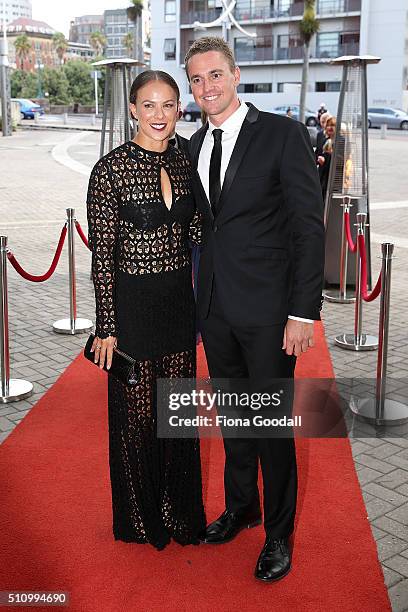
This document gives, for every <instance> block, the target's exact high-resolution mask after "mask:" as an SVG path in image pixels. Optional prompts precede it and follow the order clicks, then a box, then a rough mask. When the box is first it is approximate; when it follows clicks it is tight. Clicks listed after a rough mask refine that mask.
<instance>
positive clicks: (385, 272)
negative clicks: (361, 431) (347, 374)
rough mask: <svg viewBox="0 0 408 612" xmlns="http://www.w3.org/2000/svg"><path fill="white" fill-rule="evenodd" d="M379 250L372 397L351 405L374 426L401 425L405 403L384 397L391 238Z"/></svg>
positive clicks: (406, 416)
mask: <svg viewBox="0 0 408 612" xmlns="http://www.w3.org/2000/svg"><path fill="white" fill-rule="evenodd" d="M381 252H382V268H381V303H380V319H379V330H378V338H379V350H378V359H377V378H376V390H375V399H366V400H360V401H359V402H357V404H351V405H350V408H351V410H352V412H354V413H355V414H356V416H357V418H359V419H361V420H363V421H366V422H368V423H371V424H373V425H375V426H376V427H384V426H386V425H391V426H392V425H403V424H404V423H408V406H407V405H406V404H403V403H401V402H397V401H395V400H391V399H388V398H386V387H387V360H388V332H389V325H390V297H391V264H392V259H393V253H394V245H393V244H392V243H390V242H384V243H383V244H382V245H381Z"/></svg>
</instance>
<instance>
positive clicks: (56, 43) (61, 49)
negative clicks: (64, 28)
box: [52, 32, 68, 66]
mask: <svg viewBox="0 0 408 612" xmlns="http://www.w3.org/2000/svg"><path fill="white" fill-rule="evenodd" d="M52 45H53V47H54V49H55V51H56V52H57V55H58V58H59V61H60V64H61V66H62V64H63V63H64V56H65V52H66V50H67V48H68V42H67V39H66V38H65V36H64V35H63V33H62V32H55V34H54V35H53V37H52Z"/></svg>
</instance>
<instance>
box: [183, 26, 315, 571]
mask: <svg viewBox="0 0 408 612" xmlns="http://www.w3.org/2000/svg"><path fill="white" fill-rule="evenodd" d="M185 67H186V72H187V75H188V79H189V82H190V85H191V89H192V92H193V95H194V99H195V101H196V102H197V104H198V105H199V106H200V107H201V108H202V110H203V111H205V113H206V114H207V117H208V122H207V123H206V124H205V125H204V126H203V127H202V128H201V129H199V130H198V131H197V132H196V133H195V134H194V135H193V136H192V138H191V141H190V155H191V160H192V164H193V167H194V168H195V169H196V173H195V174H194V175H193V176H194V189H195V192H196V198H197V205H198V207H199V209H200V211H201V212H202V215H203V236H204V238H203V246H202V247H201V254H200V266H199V273H198V299H197V302H198V315H199V324H200V329H201V333H202V337H203V342H204V348H205V352H206V356H207V362H208V366H209V371H210V376H211V378H213V379H214V378H218V379H229V380H232V379H248V380H249V384H250V385H251V388H252V389H255V390H257V389H258V388H259V389H260V388H266V387H265V381H267V384H268V383H269V381H270V380H271V379H273V378H275V379H276V378H285V379H287V378H288V379H291V378H292V377H293V371H294V366H295V361H296V356H298V355H300V353H302V352H305V351H306V350H308V347H311V346H313V320H315V319H319V318H320V316H319V311H320V308H321V289H322V284H323V262H324V231H323V222H322V213H323V203H322V199H321V193H320V185H319V180H318V176H317V170H316V165H315V160H314V154H313V150H312V147H311V144H310V140H309V135H308V132H307V129H306V128H305V126H304V125H302V124H300V123H299V122H298V121H294V120H291V119H288V118H286V117H280V116H278V115H273V114H270V113H263V112H260V111H258V110H257V109H256V108H255V107H254V106H253V105H246V104H245V103H244V102H240V100H239V99H238V97H237V86H238V83H239V76H240V72H239V68H238V67H236V65H235V61H234V57H233V55H232V52H231V50H230V48H229V47H228V45H227V44H226V43H225V42H224V41H223V40H222V39H221V38H216V37H205V38H201V39H199V40H197V41H196V42H195V43H194V44H193V45H192V46H191V48H190V49H189V51H188V52H187V55H186V58H185ZM288 317H289V318H288ZM224 448H225V454H226V462H225V472H224V487H225V505H226V509H225V512H224V513H223V514H222V515H221V516H220V517H219V518H218V519H217V520H216V521H214V522H213V523H211V524H210V525H209V526H208V527H207V530H206V532H205V534H203V537H202V540H203V541H204V542H207V543H214V544H221V543H224V542H228V541H230V540H232V539H233V538H234V537H235V536H236V535H237V534H238V533H239V532H240V531H241V530H242V529H245V528H247V527H252V526H255V525H259V524H260V523H261V510H260V502H259V493H258V487H257V478H258V462H259V461H260V464H261V468H262V475H263V482H264V527H265V531H266V540H265V545H264V547H263V549H262V551H261V554H260V556H259V559H258V562H257V564H256V568H255V576H256V577H257V578H258V579H260V580H264V581H267V582H269V581H273V580H278V579H280V578H282V577H283V576H285V575H286V574H287V573H288V572H289V570H290V568H291V551H290V549H289V542H288V539H289V536H290V535H291V534H292V532H293V527H294V518H295V510H296V494H297V471H296V454H295V445H294V440H293V438H290V437H289V438H274V439H258V440H256V439H242V438H226V437H224Z"/></svg>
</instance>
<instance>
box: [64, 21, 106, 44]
mask: <svg viewBox="0 0 408 612" xmlns="http://www.w3.org/2000/svg"><path fill="white" fill-rule="evenodd" d="M103 30H104V18H103V15H82V16H81V17H75V18H74V20H73V21H71V24H70V28H69V40H70V41H72V42H74V43H80V44H81V45H89V44H90V41H89V37H90V35H91V34H92V33H93V32H103Z"/></svg>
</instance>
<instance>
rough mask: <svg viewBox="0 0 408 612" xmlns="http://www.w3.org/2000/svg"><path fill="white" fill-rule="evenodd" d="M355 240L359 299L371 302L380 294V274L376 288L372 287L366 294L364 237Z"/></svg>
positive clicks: (360, 236)
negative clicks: (358, 257) (359, 281)
mask: <svg viewBox="0 0 408 612" xmlns="http://www.w3.org/2000/svg"><path fill="white" fill-rule="evenodd" d="M357 240H358V248H359V251H360V257H361V297H362V298H363V300H364V301H365V302H372V301H373V300H375V298H376V297H378V295H379V294H380V291H381V282H382V279H381V276H382V274H381V272H380V275H379V277H378V280H377V284H376V286H375V287H374V289H373V290H372V292H371V293H368V292H367V256H366V248H365V240H364V236H363V235H362V234H360V235H359V236H357Z"/></svg>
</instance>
